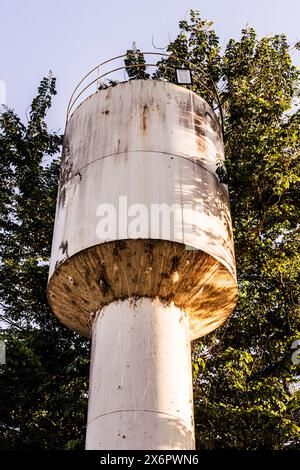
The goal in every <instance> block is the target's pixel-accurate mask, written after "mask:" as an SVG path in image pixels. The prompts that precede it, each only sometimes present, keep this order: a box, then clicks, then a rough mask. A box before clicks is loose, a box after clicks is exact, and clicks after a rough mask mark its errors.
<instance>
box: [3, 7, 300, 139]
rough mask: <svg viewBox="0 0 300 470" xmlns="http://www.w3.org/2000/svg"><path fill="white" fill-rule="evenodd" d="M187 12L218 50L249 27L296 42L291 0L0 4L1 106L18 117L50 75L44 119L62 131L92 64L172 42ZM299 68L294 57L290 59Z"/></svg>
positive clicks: (299, 29) (298, 25)
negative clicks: (51, 96) (204, 23)
mask: <svg viewBox="0 0 300 470" xmlns="http://www.w3.org/2000/svg"><path fill="white" fill-rule="evenodd" d="M190 8H193V9H197V10H199V11H200V13H201V16H202V18H206V19H209V20H213V21H214V22H215V29H216V31H217V33H218V35H219V36H220V38H221V44H222V45H225V44H226V41H227V40H228V38H230V37H235V38H237V39H238V38H239V36H240V30H241V29H242V28H243V27H244V26H245V25H246V24H247V23H249V24H250V25H251V26H253V27H254V28H255V29H256V30H257V32H258V33H259V35H266V34H268V33H271V34H272V33H281V32H284V33H286V34H287V36H288V38H289V42H290V43H295V42H296V41H299V40H300V1H299V0H251V1H250V0H249V1H243V0H227V1H225V0H151V1H142V0H139V1H138V0H124V1H121V0H105V1H102V0H47V1H46V0H0V45H1V49H0V50H1V54H0V79H1V80H4V81H5V83H6V95H7V104H8V105H9V106H10V107H12V108H14V109H15V110H16V111H17V112H18V113H19V114H20V115H21V116H22V117H23V116H24V115H25V114H24V112H25V109H26V107H27V106H28V105H29V104H30V102H31V100H32V98H33V96H34V94H35V91H36V89H37V86H38V83H39V81H40V79H41V78H42V77H43V76H44V75H46V74H47V72H48V70H49V69H51V70H52V71H53V73H54V75H55V76H56V77H57V87H58V96H57V97H56V98H55V100H54V103H53V108H52V110H51V113H50V116H49V124H50V126H51V129H54V130H59V129H61V130H63V127H64V116H65V109H66V105H67V101H68V98H69V96H70V94H71V93H72V91H73V88H74V87H75V85H76V84H77V82H78V81H79V79H80V78H81V77H82V75H84V74H85V73H86V72H87V71H89V70H90V69H91V68H92V67H93V66H94V65H96V64H98V63H99V62H101V61H103V60H105V59H107V58H110V57H113V56H115V55H119V54H122V53H124V52H125V51H126V49H127V48H130V47H131V45H132V42H133V41H136V43H137V46H138V47H139V48H140V49H142V50H153V46H152V42H151V41H152V36H153V37H154V43H155V44H156V45H157V46H160V47H163V46H165V45H166V44H167V43H168V42H169V38H171V39H174V38H175V37H176V34H177V32H178V21H179V20H181V19H184V18H185V17H187V16H188V10H189V9H190ZM294 60H295V63H297V64H298V65H299V64H300V51H296V53H295V54H294Z"/></svg>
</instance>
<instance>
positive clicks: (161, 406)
mask: <svg viewBox="0 0 300 470" xmlns="http://www.w3.org/2000/svg"><path fill="white" fill-rule="evenodd" d="M86 449H97V450H117V449H130V450H135V449H142V450H156V449H183V450H184V449H194V427H193V391H192V370H191V350H190V334H189V321H188V317H187V316H186V314H185V313H184V312H182V311H181V310H180V309H179V308H177V307H175V306H174V305H171V306H164V305H163V304H162V303H161V302H160V301H159V300H151V299H148V298H141V299H139V300H136V301H133V300H130V299H127V300H124V301H120V302H113V303H111V304H109V305H107V306H106V307H104V308H103V309H102V310H101V311H100V312H99V313H98V314H97V315H96V317H95V319H94V323H93V327H92V353H91V369H90V395H89V405H88V423H87V436H86Z"/></svg>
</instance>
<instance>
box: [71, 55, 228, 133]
mask: <svg viewBox="0 0 300 470" xmlns="http://www.w3.org/2000/svg"><path fill="white" fill-rule="evenodd" d="M132 54H133V55H134V54H135V52H133V53H132ZM136 54H138V55H141V56H149V55H152V56H160V57H161V58H170V59H172V61H174V60H175V61H176V60H177V61H178V63H179V64H180V66H179V67H176V66H171V65H168V64H166V63H165V62H164V63H159V61H158V62H156V63H148V62H143V63H133V64H130V65H122V66H119V67H115V68H112V69H109V70H107V71H104V67H105V66H107V64H110V63H111V62H114V61H117V60H120V59H123V60H124V59H125V58H126V57H128V54H122V55H119V56H116V57H113V58H111V59H108V60H105V61H104V62H102V63H100V64H98V65H96V67H94V68H93V69H92V70H90V71H89V72H88V73H87V74H86V75H85V76H84V77H83V78H82V79H81V80H80V82H79V83H78V85H77V86H76V87H75V89H74V91H73V93H72V95H71V97H70V100H69V102H68V106H67V116H66V122H68V120H69V118H70V116H71V114H72V113H73V112H74V111H75V109H76V108H74V106H75V104H76V103H78V105H79V104H80V98H81V99H82V100H83V99H85V98H86V97H87V96H85V92H88V91H89V90H90V89H91V88H92V86H93V85H96V90H95V91H93V92H92V93H90V95H91V94H94V93H95V92H97V91H99V87H100V86H103V83H102V80H103V79H104V78H105V77H108V76H109V75H111V74H112V73H114V72H119V71H121V70H124V71H125V72H126V70H128V69H129V68H130V69H134V68H136V69H138V68H145V67H156V69H157V70H159V72H160V73H162V69H163V71H167V70H169V71H173V72H174V75H175V71H176V69H177V68H181V67H182V65H183V64H184V66H185V67H186V68H189V69H190V71H191V72H192V77H193V84H198V85H200V86H201V87H202V88H204V89H205V90H206V91H207V92H208V93H209V94H210V95H211V97H212V98H213V101H215V102H216V107H215V108H214V111H216V110H217V111H218V117H219V120H220V125H221V128H222V133H223V135H224V118H223V112H222V106H221V102H220V97H219V93H218V90H217V87H216V85H215V83H214V80H213V79H212V77H211V75H210V74H209V73H208V72H207V71H204V70H203V68H202V67H200V66H197V65H195V64H193V63H192V62H191V61H189V60H186V59H182V58H181V57H178V56H176V55H173V54H172V55H169V54H165V53H162V52H142V51H137V53H136ZM203 76H206V77H207V78H208V80H209V82H210V84H211V86H212V87H211V88H209V87H208V86H207V85H206V84H205V83H204V82H203V80H201V77H203ZM158 79H165V78H164V77H163V75H162V76H161V78H158ZM129 80H130V77H128V78H127V79H125V80H122V81H123V82H124V81H129ZM104 85H105V84H104ZM107 86H110V85H109V84H108V85H107ZM90 95H88V96H90Z"/></svg>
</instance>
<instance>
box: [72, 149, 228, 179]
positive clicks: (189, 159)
mask: <svg viewBox="0 0 300 470" xmlns="http://www.w3.org/2000/svg"><path fill="white" fill-rule="evenodd" d="M133 152H142V153H162V154H164V155H172V157H176V158H182V159H183V160H187V161H189V162H192V163H195V164H196V165H197V166H200V167H201V168H203V170H205V171H207V172H208V173H210V174H211V175H212V176H213V177H214V178H215V179H216V180H217V181H218V183H220V181H219V179H218V177H217V176H216V174H215V173H214V172H213V171H211V170H209V169H208V168H206V167H205V166H204V165H203V164H202V163H199V162H197V161H196V160H192V158H188V157H185V156H184V155H178V154H176V153H171V152H163V151H161V150H139V149H136V150H127V151H126V152H115V153H110V154H108V155H103V156H102V157H98V158H95V160H93V161H92V162H89V163H87V164H86V165H83V166H82V167H80V168H79V169H78V170H76V173H74V174H73V175H72V176H70V178H69V179H68V180H67V181H69V180H71V179H72V178H74V177H75V176H76V175H77V174H78V172H80V171H81V170H83V169H84V168H87V167H88V166H90V165H92V164H93V163H95V162H97V161H99V160H104V159H105V158H109V157H114V156H115V155H122V154H124V153H133ZM220 184H221V183H220Z"/></svg>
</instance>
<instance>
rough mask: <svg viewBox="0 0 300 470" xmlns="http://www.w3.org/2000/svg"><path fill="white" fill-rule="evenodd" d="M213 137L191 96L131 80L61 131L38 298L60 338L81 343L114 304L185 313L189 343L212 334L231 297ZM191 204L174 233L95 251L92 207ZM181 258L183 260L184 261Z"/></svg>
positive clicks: (222, 190) (218, 153) (217, 133)
mask: <svg viewBox="0 0 300 470" xmlns="http://www.w3.org/2000/svg"><path fill="white" fill-rule="evenodd" d="M218 158H219V159H220V160H222V159H223V145H222V136H221V130H220V127H219V124H218V121H217V118H216V116H215V115H214V113H213V111H212V110H211V108H210V107H209V106H208V104H207V103H206V102H205V101H204V100H202V99H201V98H200V97H198V96H197V95H195V94H194V93H192V92H190V91H189V90H186V89H184V88H182V87H179V86H176V85H174V84H170V83H167V82H160V81H143V80H135V81H131V82H128V83H124V84H119V85H117V86H116V87H111V88H108V89H107V90H102V91H100V92H98V93H96V94H95V95H92V96H91V97H90V98H88V99H87V100H86V101H84V102H83V103H82V104H81V105H80V106H79V107H78V108H77V109H76V110H75V112H74V113H73V115H72V116H71V118H70V119H69V121H68V125H67V128H66V133H65V144H64V152H63V162H62V171H61V180H60V188H59V197H58V204H57V212H56V220H55V230H54V237H53V245H52V256H51V265H50V279H49V285H48V298H49V302H50V304H51V306H52V309H53V311H54V312H55V313H56V314H57V316H58V317H59V318H60V319H61V320H62V321H63V322H64V323H65V324H66V325H67V326H69V327H71V328H73V329H75V330H77V331H79V332H81V333H82V334H85V335H88V334H89V330H90V324H91V323H90V317H91V315H92V314H93V313H94V312H95V311H98V310H99V309H101V308H102V307H103V306H104V305H107V304H109V303H110V302H112V301H116V300H118V299H124V298H131V297H132V298H138V297H143V296H144V297H151V298H154V297H156V296H157V297H159V298H160V299H161V300H162V301H164V303H165V304H168V303H170V302H174V304H175V305H177V306H178V307H180V308H184V309H185V311H186V312H187V314H188V315H189V319H190V326H191V338H192V339H195V338H197V337H199V336H202V335H204V334H207V333H208V332H210V331H212V330H213V329H215V328H216V327H217V326H219V325H220V324H221V323H223V321H224V320H225V319H226V318H227V316H228V315H229V314H230V312H231V311H232V309H233V308H234V305H235V303H236V297H237V287H236V277H235V260H234V251H233V240H232V230H231V219H230V211H229V201H228V193H227V188H226V187H225V186H224V185H223V184H221V183H220V182H219V180H218V178H217V176H216V174H215V170H216V161H217V159H218ZM119 195H126V196H127V199H128V205H131V204H134V203H142V204H144V205H145V206H146V207H149V208H150V207H151V205H153V204H163V203H164V204H168V205H169V206H171V205H172V204H178V205H179V206H181V207H187V206H191V205H192V204H194V205H195V203H196V204H198V206H200V207H201V209H200V210H199V209H198V207H197V209H193V208H192V209H191V210H188V211H181V210H179V211H176V212H175V217H174V226H175V232H177V233H179V236H177V235H176V236H175V235H174V234H171V235H170V237H168V238H164V237H162V236H160V234H158V235H157V236H156V237H154V238H155V239H154V238H153V239H151V233H150V231H149V227H145V230H144V234H143V236H141V239H132V237H131V236H130V233H128V232H125V233H123V234H122V236H116V237H115V238H114V239H111V238H107V239H102V240H99V238H98V237H97V233H96V226H97V223H98V221H99V217H98V216H97V207H98V206H99V204H103V203H107V204H112V205H113V206H114V207H116V208H117V207H118V198H119ZM186 246H190V247H193V248H195V251H193V250H186V249H185V247H186Z"/></svg>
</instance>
